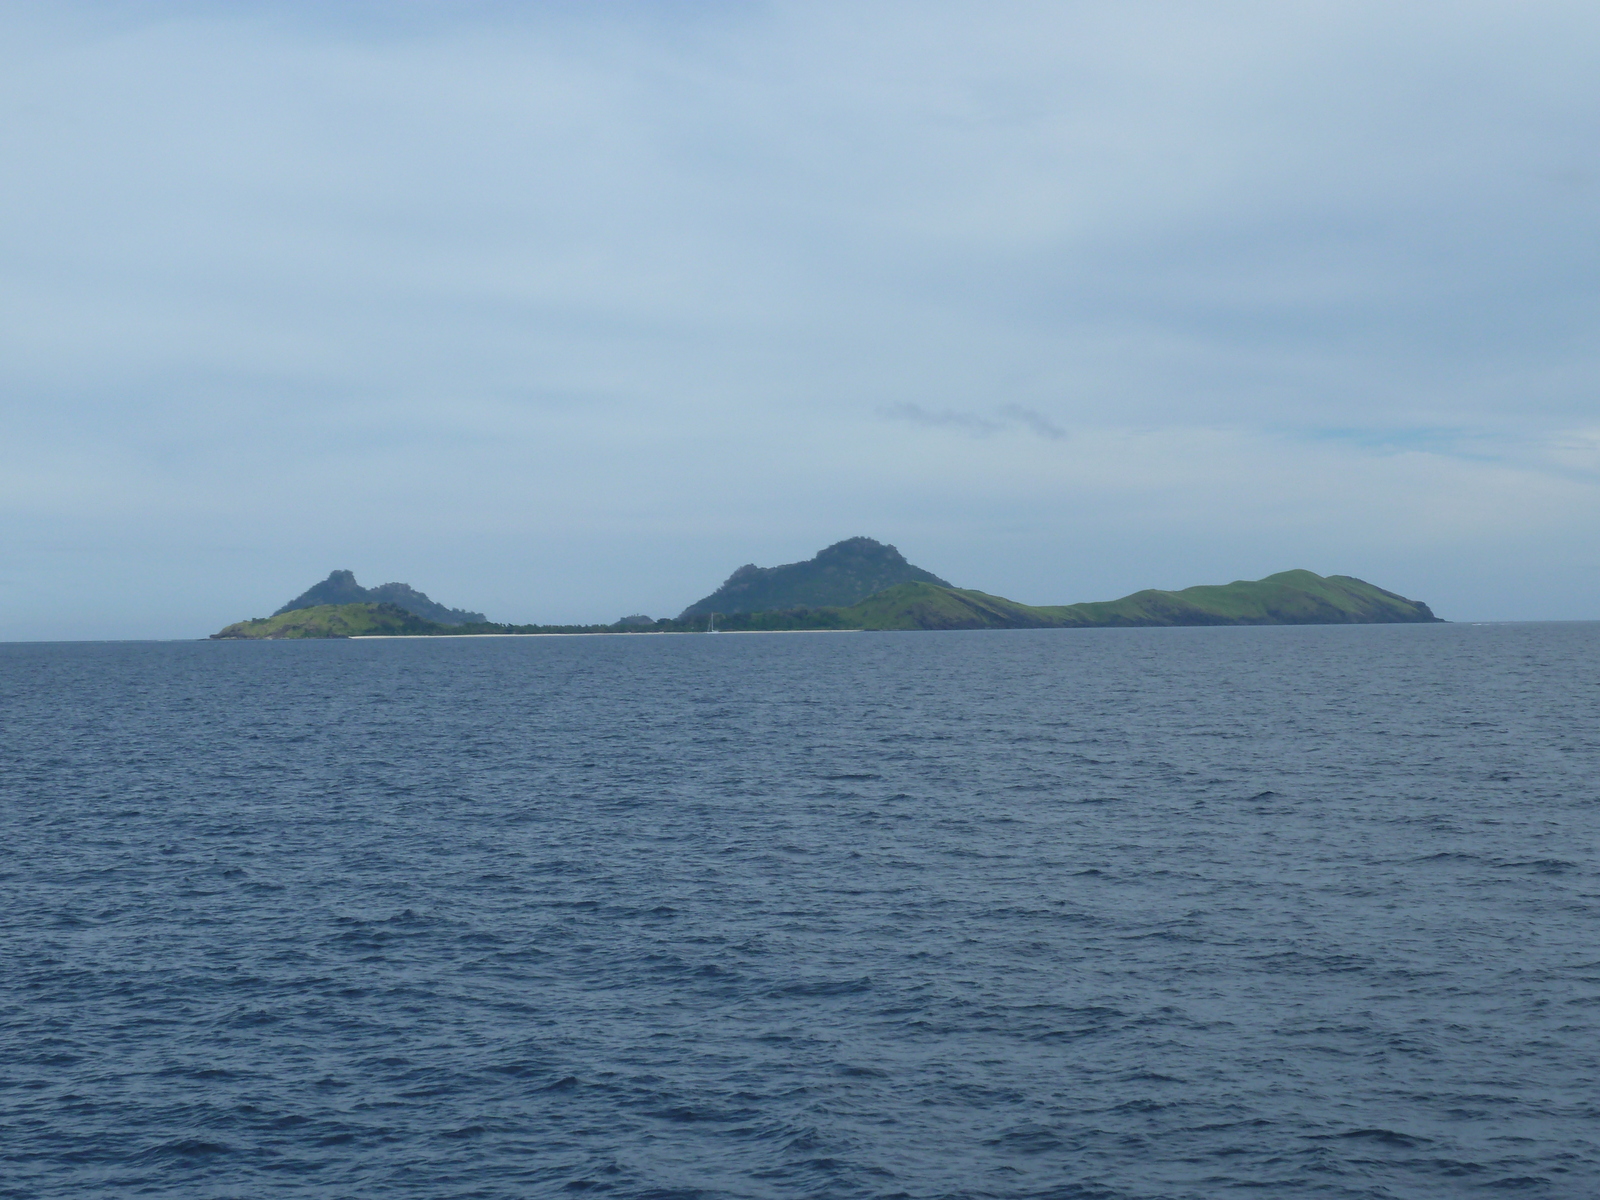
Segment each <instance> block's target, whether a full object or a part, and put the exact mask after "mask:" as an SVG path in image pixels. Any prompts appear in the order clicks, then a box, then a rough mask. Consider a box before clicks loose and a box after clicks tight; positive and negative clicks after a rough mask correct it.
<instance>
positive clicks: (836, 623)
mask: <svg viewBox="0 0 1600 1200" xmlns="http://www.w3.org/2000/svg"><path fill="white" fill-rule="evenodd" d="M345 597H350V599H348V600H346V599H344V598H345ZM304 601H310V602H311V603H302V602H304ZM330 601H331V602H330ZM406 601H409V603H406ZM441 617H444V618H448V619H441ZM1439 619H1440V618H1438V617H1436V616H1434V614H1433V611H1432V610H1431V609H1430V608H1429V607H1428V606H1427V605H1426V604H1424V603H1422V602H1421V601H1420V600H1408V599H1406V597H1404V596H1401V595H1398V594H1397V593H1395V592H1390V591H1385V590H1384V589H1383V588H1380V587H1377V586H1376V585H1374V584H1370V583H1367V582H1366V581H1364V580H1361V579H1356V578H1354V577H1353V576H1349V575H1326V576H1325V575H1317V574H1315V573H1314V572H1311V571H1305V570H1295V571H1280V572H1279V573H1278V574H1276V575H1268V576H1267V577H1266V578H1265V579H1252V580H1236V581H1234V582H1233V583H1225V584H1202V585H1199V586H1196V587H1189V588H1183V589H1182V590H1180V591H1162V590H1159V589H1154V588H1152V589H1147V590H1145V591H1141V592H1134V593H1133V594H1132V595H1129V596H1124V597H1122V598H1121V599H1120V600H1102V601H1094V602H1089V603H1081V604H1058V605H1042V606H1041V605H1029V604H1021V603H1019V602H1017V601H1015V600H1007V599H1006V598H1005V597H1003V596H993V595H990V594H989V593H987V592H980V591H974V590H972V589H970V588H958V587H955V586H953V585H952V584H949V583H947V582H945V581H944V580H943V579H940V578H939V577H938V576H936V575H933V574H932V573H931V572H928V571H924V570H923V569H922V568H920V567H916V566H913V565H912V564H911V563H909V562H907V561H906V559H905V557H904V556H903V555H901V553H900V552H899V551H898V550H896V549H895V548H894V547H893V546H889V545H885V544H884V543H881V542H877V541H874V540H873V539H872V538H862V537H858V538H849V539H847V540H846V541H843V542H836V543H834V545H832V546H829V547H827V548H826V549H824V550H821V551H819V552H818V553H817V554H816V555H815V556H814V557H813V558H810V559H807V560H806V561H804V562H799V563H787V564H784V565H783V566H779V567H757V566H754V565H753V564H752V565H748V566H744V567H740V568H739V569H738V570H737V571H735V572H734V573H733V574H732V575H730V576H729V577H728V579H727V581H726V582H725V583H724V584H723V585H722V587H720V588H718V589H717V590H716V591H715V592H712V593H711V594H710V595H709V596H707V597H706V598H705V599H703V600H698V601H696V602H695V603H694V604H691V605H689V607H688V608H686V609H684V610H683V612H682V613H680V614H679V615H678V616H677V617H662V618H659V619H653V618H651V617H648V616H645V615H643V614H637V613H636V614H634V615H631V616H627V617H623V618H622V619H621V620H619V621H615V622H613V623H611V624H609V625H515V624H504V623H498V622H494V621H487V620H484V619H483V615H482V614H481V613H472V612H467V611H465V610H463V609H451V608H445V607H444V606H443V605H441V604H438V603H436V602H435V601H432V600H430V599H429V598H428V597H427V596H426V595H424V594H423V593H421V592H418V591H416V590H415V589H413V588H411V587H410V586H409V585H407V584H393V583H391V584H384V585H382V587H380V588H373V589H365V588H361V587H360V585H359V584H357V583H356V582H355V576H354V575H353V574H352V573H351V572H349V571H335V572H333V573H332V574H331V575H329V577H328V578H327V579H326V580H324V581H323V582H322V583H320V584H318V585H316V586H315V587H313V588H311V589H309V590H308V591H307V592H305V593H303V594H302V595H301V596H300V597H298V598H297V599H296V600H293V601H290V603H289V604H288V605H285V606H284V607H283V608H281V609H279V610H278V611H277V612H276V613H274V614H273V615H272V616H270V617H257V618H255V619H253V620H249V621H239V622H236V623H235V624H233V625H229V626H228V627H227V628H225V629H222V630H220V631H219V632H217V633H214V634H212V635H211V637H212V638H213V639H217V640H257V639H272V640H278V639H289V638H352V637H445V636H454V637H463V636H468V637H470V636H483V635H502V636H504V635H516V634H578V633H627V634H642V633H705V632H708V631H712V630H715V631H718V632H726V633H734V632H752V633H753V632H782V631H803V630H818V631H821V630H837V631H841V632H842V631H861V632H869V631H872V632H889V631H913V630H956V629H1104V628H1134V627H1149V626H1164V625H1371V624H1397V623H1407V624H1414V623H1424V622H1436V621H1438V620H1439Z"/></svg>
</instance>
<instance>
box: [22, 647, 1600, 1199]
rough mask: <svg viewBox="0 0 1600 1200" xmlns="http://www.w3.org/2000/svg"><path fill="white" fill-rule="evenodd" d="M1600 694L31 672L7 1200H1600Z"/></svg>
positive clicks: (1350, 653)
mask: <svg viewBox="0 0 1600 1200" xmlns="http://www.w3.org/2000/svg"><path fill="white" fill-rule="evenodd" d="M1597 667H1600V623H1572V624H1507V625H1400V626H1345V627H1273V628H1225V629H1129V630H1035V631H1003V632H965V633H885V634H727V635H721V636H716V637H707V636H704V635H701V636H692V635H689V636H673V635H660V636H653V635H634V636H611V637H567V638H561V637H546V638H521V639H510V638H486V639H426V638H419V639H403V640H352V641H326V642H193V643H189V642H183V643H177V642H169V643H74V644H7V645H0V952H3V957H0V1197H6V1198H24V1197H25V1198H28V1200H33V1198H36V1197H37V1198H45V1197H48V1198H63V1200H65V1198H69V1197H70V1198H72V1200H96V1198H102V1197H104V1198H110V1197H117V1198H123V1197H135V1196H171V1197H204V1198H239V1200H245V1198H250V1200H256V1198H264V1197H286V1198H287V1197H292V1198H301V1197H305V1198H310V1197H316V1198H319V1200H321V1198H347V1197H373V1198H378V1197H382V1198H384V1200H412V1198H415V1200H445V1198H455V1197H496V1198H498V1197H530V1196H558V1195H559V1196H571V1195H593V1196H605V1197H616V1198H630V1200H631V1198H641V1200H642V1198H647V1197H659V1198H667V1197H673V1198H683V1200H688V1198H707V1200H709V1198H721V1197H740V1198H743V1197H759V1198H765V1197H771V1198H785V1200H787V1198H791V1197H808V1198H809V1197H819V1198H820V1197H839V1198H853V1197H863V1198H866V1197H872V1198H877V1197H884V1198H888V1197H903V1198H917V1200H921V1198H924V1197H926V1198H933V1197H993V1198H1003V1200H1010V1198H1018V1200H1020V1198H1023V1197H1051V1198H1059V1200H1068V1198H1073V1200H1135V1198H1137V1200H1156V1198H1169V1197H1170V1198H1184V1200H1191V1198H1192V1200H1218V1198H1230V1197H1251V1198H1253V1200H1259V1198H1262V1197H1268V1198H1278V1197H1330V1198H1331V1197H1340V1198H1343V1197H1385V1198H1394V1197H1405V1198H1410V1197H1417V1198H1422V1197H1429V1198H1433V1197H1439V1198H1447V1197H1448V1198H1455V1197H1463V1196H1475V1195H1480V1194H1481V1195H1484V1196H1504V1195H1508V1194H1510V1195H1517V1196H1524V1197H1541V1198H1542V1197H1564V1198H1565V1197H1572V1198H1582V1200H1590V1198H1592V1197H1594V1196H1596V1195H1600V862H1597V854H1596V845H1597V832H1600V670H1597Z"/></svg>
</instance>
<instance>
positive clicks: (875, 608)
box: [839, 571, 1439, 629]
mask: <svg viewBox="0 0 1600 1200" xmlns="http://www.w3.org/2000/svg"><path fill="white" fill-rule="evenodd" d="M839 618H840V619H841V620H842V621H843V622H844V623H845V624H847V625H849V626H850V627H853V628H860V629H1073V628H1092V627H1102V628H1103V627H1117V626H1151V625H1351V624H1392V623H1414V622H1427V621H1437V620H1438V619H1439V618H1438V617H1436V616H1434V615H1433V612H1432V611H1431V610H1430V609H1429V608H1428V606H1427V605H1426V604H1423V603H1421V602H1420V601H1417V600H1408V599H1406V598H1405V597H1404V596H1399V595H1396V594H1395V593H1394V592H1389V591H1385V590H1384V589H1383V588H1380V587H1376V586H1374V585H1373V584H1370V583H1367V582H1365V581H1364V580H1360V579H1355V578H1352V577H1351V576H1349V575H1329V576H1326V577H1324V576H1321V575H1317V574H1315V573H1314V572H1311V571H1281V572H1279V573H1278V574H1276V575H1269V576H1267V577H1266V578H1265V579H1253V580H1244V579H1242V580H1237V581H1235V582H1233V583H1227V584H1202V585H1200V586H1197V587H1191V588H1184V589H1183V590H1182V591H1177V592H1168V591H1161V590H1158V589H1155V588H1151V589H1147V590H1145V591H1142V592H1134V593H1133V594H1132V595H1131V596H1124V597H1122V599H1120V600H1102V601H1096V602H1092V603H1087V604H1060V605H1048V606H1034V605H1028V604H1019V603H1017V602H1016V601H1015V600H1007V599H1005V598H1004V597H1001V596H991V595H988V594H987V593H985V592H977V591H971V590H968V589H965V588H947V587H934V586H932V585H929V584H925V583H908V584H900V585H898V586H896V587H892V588H887V589H885V590H884V591H882V592H879V593H878V594H876V595H874V596H871V597H869V598H867V599H866V600H864V601H862V602H861V603H860V604H856V605H852V606H849V607H846V608H844V609H843V610H842V611H840V613H839Z"/></svg>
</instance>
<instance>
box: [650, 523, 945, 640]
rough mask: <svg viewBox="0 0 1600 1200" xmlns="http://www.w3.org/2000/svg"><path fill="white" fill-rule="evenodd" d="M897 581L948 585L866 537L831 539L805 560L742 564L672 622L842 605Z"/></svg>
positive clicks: (888, 548)
mask: <svg viewBox="0 0 1600 1200" xmlns="http://www.w3.org/2000/svg"><path fill="white" fill-rule="evenodd" d="M897 583H929V584H934V585H936V586H938V587H949V586H950V585H949V584H948V583H946V582H945V581H944V580H942V579H940V578H939V577H938V576H937V575H935V574H933V573H932V572H930V571H924V570H923V569H922V568H921V567H914V566H912V565H911V564H910V563H908V562H907V561H906V560H905V556H904V555H903V554H901V553H900V551H898V550H896V549H895V548H894V547H893V546H886V545H884V544H883V543H882V542H878V541H874V540H873V539H872V538H868V537H853V538H847V539H845V540H844V541H842V542H835V543H834V544H833V545H831V546H829V547H828V548H827V549H826V550H820V551H818V552H817V554H816V556H815V557H813V558H809V559H807V560H806V561H805V562H797V563H787V564H785V565H784V566H781V567H758V566H756V565H755V564H754V563H749V564H747V565H745V566H742V567H740V568H739V569H738V570H737V571H735V572H734V573H733V574H732V575H730V576H728V581H727V582H726V583H724V584H723V585H722V586H721V587H719V588H718V589H717V590H716V591H714V592H712V593H711V595H709V596H707V597H706V598H705V599H704V600H699V601H696V602H695V603H694V604H691V605H690V606H689V607H688V608H686V609H684V610H683V612H681V613H680V614H678V620H680V621H686V620H689V619H691V618H693V617H705V616H709V615H710V614H712V613H724V614H728V615H730V616H731V615H733V614H735V613H770V612H794V611H796V610H798V609H807V610H809V609H815V608H844V607H848V606H849V605H852V604H858V603H860V602H861V601H863V600H865V599H866V598H867V597H868V596H872V595H875V594H877V593H878V592H881V591H883V589H884V588H887V587H893V586H894V585H895V584H897ZM729 628H730V629H731V628H733V627H732V626H729Z"/></svg>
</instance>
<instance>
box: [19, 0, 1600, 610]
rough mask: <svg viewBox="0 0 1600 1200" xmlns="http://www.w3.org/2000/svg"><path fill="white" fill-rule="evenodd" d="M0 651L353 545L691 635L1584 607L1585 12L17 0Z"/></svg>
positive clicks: (1588, 325)
mask: <svg viewBox="0 0 1600 1200" xmlns="http://www.w3.org/2000/svg"><path fill="white" fill-rule="evenodd" d="M0 64H3V67H4V70H3V72H0V111H3V113H4V119H3V120H0V150H3V154H4V161H5V164H6V170H5V171H4V172H3V173H0V278H3V281H4V289H3V292H0V305H3V309H0V311H3V313H4V317H5V319H4V321H3V322H0V404H3V410H0V415H3V418H4V428H5V431H6V433H5V437H4V438H3V439H0V530H3V540H0V639H35V638H101V637H104V638H123V637H197V636H203V635H204V634H207V633H209V632H211V631H213V630H215V629H217V628H219V627H220V626H221V625H223V624H226V623H228V622H231V621H234V620H237V619H240V618H243V617H250V616H260V615H264V614H265V613H267V612H270V611H271V610H272V609H274V608H276V607H277V606H278V605H279V604H281V603H282V602H283V601H285V600H287V599H288V598H289V597H291V596H293V595H295V594H297V593H298V592H300V591H302V590H303V589H304V588H306V587H307V586H308V585H310V584H311V583H313V582H314V581H316V580H317V579H320V578H322V577H323V576H325V575H326V574H327V573H328V572H329V571H330V570H332V569H334V568H346V567H347V568H350V569H352V570H354V571H355V572H356V575H357V577H358V578H359V579H360V580H361V582H363V583H366V584H376V583H380V582H385V581H388V580H400V581H404V582H408V583H411V584H413V585H414V586H416V587H418V588H421V589H422V590H424V591H426V592H427V593H429V594H430V595H431V596H433V597H434V598H435V599H437V600H440V601H442V602H444V603H445V604H448V605H453V606H460V607H465V608H469V609H478V610H482V611H484V612H486V613H488V614H489V615H490V616H491V617H493V618H496V619H501V620H516V621H535V620H542V621H609V620H613V619H615V618H617V617H619V616H621V615H623V614H624V613H631V612H639V611H643V612H647V613H650V614H651V615H656V616H660V615H670V614H674V613H676V612H677V611H678V610H679V609H681V608H682V607H683V606H684V605H686V604H688V603H690V602H692V601H693V600H695V599H697V598H699V597H700V596H702V595H704V594H706V593H707V592H709V591H711V590H712V589H713V588H714V587H716V586H717V585H718V584H719V583H720V582H721V581H722V580H723V579H724V578H725V577H726V576H727V574H728V573H729V572H730V571H731V570H733V569H734V568H735V567H737V566H739V565H740V564H742V563H745V562H752V561H753V562H757V563H760V564H763V565H770V564H774V563H779V562H789V561H794V560H796V559H800V558H805V557H808V556H809V555H810V554H812V553H814V552H815V551H816V550H817V549H819V548H820V547H822V546H824V545H826V544H828V543H831V542H834V541H837V540H839V539H840V538H844V537H849V536H853V535H857V534H865V535H868V536H872V537H876V538H879V539H881V540H884V541H889V542H893V543H895V544H896V545H898V546H899V547H900V548H901V549H902V550H903V551H904V552H905V553H906V555H907V556H908V557H909V558H910V559H911V560H912V561H913V562H915V563H917V564H918V565H920V566H923V567H926V568H928V569H929V570H932V571H934V572H936V573H938V574H939V575H942V576H944V577H945V578H947V579H950V580H952V581H953V582H955V583H957V584H960V585H963V586H970V587H979V588H982V589H984V590H986V591H990V592H995V593H999V594H1002V595H1006V596H1010V597H1013V598H1015V599H1018V600H1023V601H1027V602H1031V603H1066V602H1073V601H1079V600H1095V599H1110V598H1113V597H1115V596H1119V595H1123V594H1126V593H1127V592H1130V591H1133V590H1136V589H1138V588H1141V587H1151V586H1154V587H1182V586H1186V585H1188V584H1194V583H1215V582H1225V581H1227V580H1230V579H1237V578H1256V577H1259V576H1261V575H1264V574H1267V573H1269V572H1272V571H1277V570H1283V569H1287V568H1290V567H1306V568H1310V569H1311V570H1315V571H1318V572H1322V573H1343V574H1352V575H1358V576H1361V577H1362V578H1366V579H1369V580H1371V581H1372V582H1374V583H1377V584H1379V585H1381V586H1383V587H1387V588H1391V589H1393V590H1395V591H1399V592H1402V593H1404V594H1406V595H1409V596H1414V597H1417V598H1420V599H1423V600H1426V601H1428V602H1429V603H1431V604H1432V605H1433V606H1434V607H1435V609H1436V611H1438V612H1439V613H1440V615H1442V616H1445V617H1448V618H1452V619H1461V620H1471V619H1479V620H1489V619H1513V620H1515V619H1566V618H1579V619H1589V618H1600V537H1597V535H1600V411H1597V406H1596V400H1597V383H1600V369H1597V366H1600V362H1597V357H1600V338H1597V336H1596V334H1597V331H1600V304H1597V300H1600V270H1597V267H1600V261H1597V260H1600V87H1597V86H1596V84H1595V81H1596V80H1597V79H1600V10H1597V9H1596V8H1595V7H1594V6H1593V5H1580V4H1577V3H1555V2H1548V0H1532V2H1530V3H1524V4H1516V5H1512V4H1505V3H1499V4H1490V3H1478V2H1474V0H1458V2H1453V3H1449V4H1444V3H1434V2H1429V0H1423V2H1420V3H1416V4H1409V5H1403V6H1402V5H1393V4H1380V3H1370V2H1365V0H1353V2H1341V3H1303V2H1297V0H1287V2H1276V3H1270V4H1269V3H1227V2H1224V3H1219V4H1212V5H1204V6H1201V5H1186V4H1178V3H1151V2H1146V0H1132V2H1119V3H1109V2H1099V3H1048V4H1032V3H1008V2H1005V0H1000V2H997V3H986V4H983V5H976V4H945V3H938V2H930V3H916V4H911V3H898V4H882V3H870V2H869V3H860V2H851V3H831V2H828V0H811V2H807V3H748V4H745V3H741V4H733V3H712V2H698V3H697V2H693V0H688V2H684V3H673V4H643V3H619V4H607V5H593V4H579V3H553V4H543V5H511V4H482V3H471V2H466V3H442V2H440V3H396V4H383V5H379V4H369V3H348V4H334V5H327V4H311V3H272V4H266V3H247V2H230V3H227V4H222V3H209V4H204V3H162V2H158V0H146V2H142V3H137V4H115V5H114V4H108V3H80V2H75V0H64V2H62V3H56V4H51V5H31V4H0Z"/></svg>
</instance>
